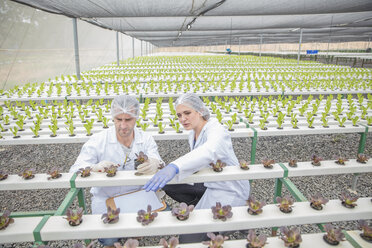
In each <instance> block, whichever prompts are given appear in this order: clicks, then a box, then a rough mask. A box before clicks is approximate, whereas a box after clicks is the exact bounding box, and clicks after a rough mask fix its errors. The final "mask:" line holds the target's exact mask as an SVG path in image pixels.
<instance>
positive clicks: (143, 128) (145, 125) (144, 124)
mask: <svg viewBox="0 0 372 248" xmlns="http://www.w3.org/2000/svg"><path fill="white" fill-rule="evenodd" d="M149 126H150V124H148V123H142V124H141V128H142V130H143V131H146V129H147V128H148V127H149Z"/></svg>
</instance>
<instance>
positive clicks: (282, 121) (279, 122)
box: [276, 112, 285, 129]
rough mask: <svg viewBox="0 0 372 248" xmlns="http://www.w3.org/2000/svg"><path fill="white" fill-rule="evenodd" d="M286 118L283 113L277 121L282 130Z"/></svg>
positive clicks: (280, 113)
mask: <svg viewBox="0 0 372 248" xmlns="http://www.w3.org/2000/svg"><path fill="white" fill-rule="evenodd" d="M284 117H285V115H284V114H283V113H282V112H279V114H278V118H277V119H276V123H278V128H279V129H282V128H283V127H282V126H283V123H284Z"/></svg>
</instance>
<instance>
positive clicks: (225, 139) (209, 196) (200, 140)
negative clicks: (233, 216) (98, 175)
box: [144, 93, 250, 209]
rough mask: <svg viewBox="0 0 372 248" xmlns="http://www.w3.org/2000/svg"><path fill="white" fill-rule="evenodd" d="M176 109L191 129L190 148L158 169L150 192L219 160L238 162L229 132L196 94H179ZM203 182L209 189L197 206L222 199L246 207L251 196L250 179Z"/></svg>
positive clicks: (207, 204) (181, 121) (152, 179)
mask: <svg viewBox="0 0 372 248" xmlns="http://www.w3.org/2000/svg"><path fill="white" fill-rule="evenodd" d="M176 112H177V116H178V119H179V121H180V123H181V124H182V125H183V127H184V128H185V129H186V130H191V132H190V134H189V144H190V149H191V151H190V152H189V153H187V154H185V155H183V156H181V157H180V158H178V159H176V160H175V161H173V162H171V163H170V164H168V165H167V166H166V167H164V168H163V169H162V170H160V171H159V172H157V173H156V174H155V175H154V176H153V177H152V178H151V179H150V181H149V182H147V183H146V185H145V186H144V188H145V189H146V190H147V191H150V190H152V191H156V190H158V189H159V188H163V187H164V186H165V184H166V183H167V182H169V181H170V180H172V179H173V178H176V180H177V181H182V180H183V179H184V178H186V177H188V176H190V175H192V174H193V173H195V172H197V171H199V170H200V169H202V168H205V167H209V166H210V165H209V164H210V163H216V161H217V160H221V161H222V162H225V163H226V165H227V166H238V165H239V162H238V159H237V158H236V156H235V153H234V150H233V147H232V143H231V136H230V134H229V132H228V131H227V130H226V129H225V128H224V127H223V126H222V125H221V124H220V123H219V122H218V120H217V119H215V118H210V114H209V111H208V109H207V107H206V106H205V105H204V103H203V102H202V101H201V100H200V98H199V97H198V96H197V95H195V94H193V93H187V94H184V95H182V96H180V97H179V98H178V99H177V102H176ZM204 185H205V187H207V189H206V191H205V193H204V195H203V196H202V198H201V199H200V201H199V202H198V204H197V205H196V207H195V208H196V209H203V208H204V209H205V208H211V207H212V206H215V205H216V202H221V204H222V205H227V204H229V205H231V206H244V205H246V200H247V199H248V197H249V191H250V184H249V181H248V180H237V181H219V182H207V183H204Z"/></svg>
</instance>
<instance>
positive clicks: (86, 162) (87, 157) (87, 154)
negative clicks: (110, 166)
mask: <svg viewBox="0 0 372 248" xmlns="http://www.w3.org/2000/svg"><path fill="white" fill-rule="evenodd" d="M98 162H99V161H98V151H97V146H96V145H95V142H94V141H93V140H92V139H91V140H89V141H87V142H86V143H85V144H84V145H83V147H82V148H81V151H80V154H79V156H78V157H77V159H76V161H75V163H74V165H73V166H71V168H70V173H73V172H77V171H78V170H79V169H80V168H85V167H87V166H91V165H93V164H97V163H98Z"/></svg>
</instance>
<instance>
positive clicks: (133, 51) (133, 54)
mask: <svg viewBox="0 0 372 248" xmlns="http://www.w3.org/2000/svg"><path fill="white" fill-rule="evenodd" d="M132 58H134V37H132Z"/></svg>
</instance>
